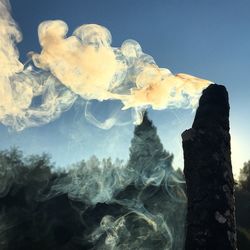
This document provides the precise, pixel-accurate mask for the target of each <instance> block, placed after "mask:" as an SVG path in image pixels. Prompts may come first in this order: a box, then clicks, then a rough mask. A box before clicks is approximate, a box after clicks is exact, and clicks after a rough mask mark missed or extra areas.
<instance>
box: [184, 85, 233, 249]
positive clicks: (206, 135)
mask: <svg viewBox="0 0 250 250" xmlns="http://www.w3.org/2000/svg"><path fill="white" fill-rule="evenodd" d="M182 138H183V149H184V174H185V178H186V185H187V197H188V211H187V234H186V244H185V249H187V250H196V249H207V250H209V249H211V250H215V249H218V250H230V249H231V250H235V249H236V227H235V204H234V180H233V174H232V166H231V151H230V134H229V103H228V94H227V91H226V88H225V87H224V86H221V85H217V84H212V85H210V86H209V87H208V88H207V89H205V90H204V91H203V94H202V96H201V98H200V101H199V107H198V109H197V112H196V116H195V119H194V123H193V126H192V128H191V129H189V130H187V131H185V132H184V133H183V134H182Z"/></svg>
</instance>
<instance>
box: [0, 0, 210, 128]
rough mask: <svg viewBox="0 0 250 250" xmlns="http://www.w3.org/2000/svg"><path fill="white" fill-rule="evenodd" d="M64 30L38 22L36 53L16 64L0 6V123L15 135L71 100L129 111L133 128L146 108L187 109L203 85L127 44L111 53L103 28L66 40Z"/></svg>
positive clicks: (14, 32)
mask: <svg viewBox="0 0 250 250" xmlns="http://www.w3.org/2000/svg"><path fill="white" fill-rule="evenodd" d="M67 32H68V26H67V24H66V23H65V22H63V21H60V20H55V21H45V22H43V23H41V24H40V25H39V28H38V36H39V41H40V45H41V47H42V51H41V53H33V52H31V53H29V55H30V58H31V61H30V63H28V64H26V65H24V64H22V63H21V62H20V61H19V53H18V50H17V48H16V43H18V42H20V41H21V40H22V34H21V32H20V31H19V29H18V27H17V25H16V23H15V21H14V20H13V19H12V17H11V14H10V5H9V2H8V0H0V61H1V67H0V85H1V88H0V122H1V123H3V124H5V125H7V126H10V127H12V128H14V129H15V130H22V129H24V128H26V127H32V126H38V125H41V124H45V123H49V122H50V121H52V120H54V119H56V118H58V117H59V116H60V114H61V113H62V112H64V111H66V110H68V109H69V108H70V107H71V106H72V105H73V103H74V102H75V101H76V99H77V98H83V99H84V100H86V101H88V102H91V100H98V101H103V100H119V101H121V102H122V104H123V108H122V109H123V110H125V109H129V108H132V109H134V110H135V111H136V116H135V118H134V122H135V123H140V122H141V115H140V112H141V110H143V109H145V108H147V107H152V108H153V109H165V108H171V107H177V108H179V107H182V108H193V107H195V106H196V104H197V100H198V98H199V96H200V93H201V91H202V90H203V89H204V88H205V87H206V86H208V85H209V84H210V83H211V82H210V81H207V80H202V79H200V78H196V77H193V76H190V75H187V74H177V75H173V74H172V73H171V72H170V71H169V70H168V69H165V68H159V67H158V66H157V64H156V63H155V61H154V59H153V58H152V57H151V56H150V55H147V54H145V53H144V52H143V51H142V48H141V46H140V45H139V43H138V42H136V41H134V40H126V41H124V42H123V44H122V45H121V47H120V48H114V47H112V46H111V42H112V38H111V34H110V32H109V30H107V29H106V28H105V27H103V26H100V25H97V24H87V25H82V26H80V27H78V28H77V29H76V30H75V31H74V32H73V34H72V35H71V36H69V37H67V36H66V35H67ZM37 97H39V98H40V99H41V100H42V101H41V103H39V105H35V104H34V103H35V102H34V100H35V99H36V98H37ZM121 112H122V111H121ZM86 118H87V119H89V120H90V122H92V123H94V124H95V125H97V126H99V127H101V128H104V129H108V128H110V127H112V126H114V125H115V124H116V119H115V118H112V117H110V118H109V119H108V120H107V121H104V122H103V123H100V122H98V121H97V120H96V119H95V118H94V117H93V116H92V115H91V114H89V113H88V112H87V116H86Z"/></svg>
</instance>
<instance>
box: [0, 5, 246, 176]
mask: <svg viewBox="0 0 250 250" xmlns="http://www.w3.org/2000/svg"><path fill="white" fill-rule="evenodd" d="M11 5H12V14H13V17H14V19H15V20H16V22H17V23H18V24H19V26H20V29H21V31H22V33H23V41H22V42H21V43H20V44H19V45H18V48H19V51H20V57H21V60H22V61H23V62H25V61H26V59H27V58H26V54H27V53H28V52H29V51H36V52H39V51H40V47H39V43H38V37H37V27H38V25H39V23H40V22H42V21H44V20H48V19H49V20H51V19H62V20H64V21H65V22H66V23H67V24H68V25H69V27H70V31H69V34H71V32H72V31H73V30H74V29H75V28H76V27H78V26H80V25H81V24H86V23H97V24H101V25H103V26H105V27H107V28H108V29H109V30H110V31H111V33H112V37H113V46H120V45H121V43H122V42H123V41H124V40H126V39H130V38H131V39H135V40H137V41H138V42H139V43H140V44H141V46H142V48H143V50H144V51H145V52H146V53H148V54H150V55H152V56H153V57H154V59H155V61H156V62H157V64H158V65H159V66H160V67H166V68H168V69H170V70H171V71H172V72H173V73H180V72H183V73H188V74H192V75H195V76H199V77H201V78H205V79H209V80H211V81H213V82H216V83H218V84H224V85H225V86H226V87H227V89H228V91H229V96H230V105H231V118H230V119H231V133H232V152H233V166H234V171H235V173H236V174H237V172H238V170H239V168H240V167H241V166H242V164H243V162H244V161H247V160H248V159H250V154H249V151H248V149H249V146H250V143H249V141H250V133H249V119H250V118H249V117H250V98H249V95H250V80H249V74H248V72H249V70H250V59H249V58H250V32H249V27H250V15H249V10H250V1H248V0H240V1H235V0H221V1H218V0H203V1H199V0H156V1H153V0H137V1H134V0H124V1H120V0H105V1H103V0H71V1H69V0H53V1H49V0H43V1H34V0H22V1H20V0H11ZM114 105H115V104H114ZM110 106H111V108H112V104H107V105H104V106H103V105H99V104H98V106H97V108H96V110H97V111H96V115H97V116H100V117H102V116H103V115H104V116H105V115H107V114H108V113H109V112H110V109H111V108H110ZM193 116H194V113H192V111H190V110H165V111H157V112H156V111H154V112H153V111H151V112H150V117H151V118H152V119H153V121H154V123H155V125H156V126H157V127H158V132H159V135H160V136H161V139H162V142H163V144H164V145H165V147H166V149H167V150H169V151H172V152H174V153H175V156H176V161H175V165H176V166H181V165H182V151H181V138H180V133H181V132H182V131H183V130H185V129H187V128H189V127H190V126H191V124H192V119H193ZM0 131H1V148H6V147H9V146H11V145H19V146H20V148H21V149H23V150H24V151H25V152H27V153H34V152H36V153H39V152H42V151H47V152H50V153H51V154H52V156H53V160H54V161H56V162H57V164H58V165H67V164H69V163H71V162H74V161H77V160H80V159H82V158H86V157H89V156H90V155H91V154H97V155H99V156H108V155H112V156H113V157H115V156H118V157H122V158H127V155H128V147H129V143H130V139H131V137H132V134H133V125H128V126H124V127H115V128H112V129H110V130H108V131H106V130H101V129H99V128H95V127H93V126H92V125H90V124H88V123H87V122H86V120H85V119H84V116H83V112H82V107H81V104H76V105H75V106H74V107H73V108H72V109H71V110H70V111H68V112H66V113H65V114H63V115H62V116H61V118H60V119H58V120H56V121H54V122H52V123H50V124H48V125H45V126H42V127H39V128H30V129H26V130H25V131H23V132H21V133H15V132H8V129H7V128H5V127H3V126H1V127H0Z"/></svg>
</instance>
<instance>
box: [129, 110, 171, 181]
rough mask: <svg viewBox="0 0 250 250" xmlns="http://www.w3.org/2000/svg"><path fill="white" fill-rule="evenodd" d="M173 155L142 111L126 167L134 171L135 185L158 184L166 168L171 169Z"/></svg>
mask: <svg viewBox="0 0 250 250" xmlns="http://www.w3.org/2000/svg"><path fill="white" fill-rule="evenodd" d="M172 161H173V155H172V154H170V153H168V152H167V151H166V150H165V149H164V148H163V145H162V143H161V141H160V138H159V136H158V135H157V129H156V127H155V126H154V125H153V123H152V121H151V120H149V119H148V114H147V112H145V113H144V116H143V121H142V123H141V124H140V125H138V126H136V127H135V129H134V137H133V139H132V140H131V147H130V159H129V162H128V167H129V169H130V170H132V171H135V176H137V178H136V180H135V183H136V184H137V185H145V184H146V185H147V184H149V183H151V184H159V183H160V182H161V181H162V179H163V178H164V174H165V172H166V170H170V169H172Z"/></svg>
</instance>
